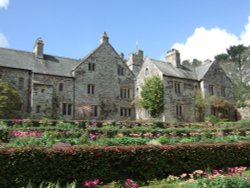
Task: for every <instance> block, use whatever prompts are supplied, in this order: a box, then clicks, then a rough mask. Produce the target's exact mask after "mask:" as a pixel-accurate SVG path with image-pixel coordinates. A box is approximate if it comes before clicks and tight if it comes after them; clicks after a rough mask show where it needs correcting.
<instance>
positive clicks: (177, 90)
mask: <svg viewBox="0 0 250 188" xmlns="http://www.w3.org/2000/svg"><path fill="white" fill-rule="evenodd" d="M174 90H175V93H176V94H180V93H181V82H178V81H175V82H174Z"/></svg>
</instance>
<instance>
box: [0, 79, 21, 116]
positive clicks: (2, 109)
mask: <svg viewBox="0 0 250 188" xmlns="http://www.w3.org/2000/svg"><path fill="white" fill-rule="evenodd" d="M19 101H20V97H19V94H18V92H17V90H15V89H14V88H13V87H11V86H10V85H9V84H8V83H5V82H0V118H9V117H11V115H12V110H17V108H18V107H19V105H20V102H19Z"/></svg>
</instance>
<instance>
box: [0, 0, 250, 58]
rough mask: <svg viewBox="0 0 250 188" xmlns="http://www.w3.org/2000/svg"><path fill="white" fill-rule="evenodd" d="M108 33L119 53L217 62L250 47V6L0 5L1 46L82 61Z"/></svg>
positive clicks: (181, 0) (237, 0) (244, 2)
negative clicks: (38, 48) (37, 46)
mask: <svg viewBox="0 0 250 188" xmlns="http://www.w3.org/2000/svg"><path fill="white" fill-rule="evenodd" d="M104 31H106V32H107V33H108V36H109V38H110V43H111V44H112V45H113V47H114V48H115V49H116V50H117V52H118V53H120V52H124V54H125V57H126V56H127V54H128V53H131V52H134V51H135V50H136V43H137V42H136V41H138V46H139V48H140V49H142V50H143V51H144V54H145V55H146V56H149V57H153V58H156V59H162V58H164V54H165V53H166V51H168V50H169V49H171V48H172V47H174V48H176V49H178V50H179V51H180V52H181V54H182V59H183V60H184V59H192V58H197V59H200V60H205V59H212V58H213V56H214V55H216V54H219V53H222V52H225V50H226V48H227V47H229V46H230V45H236V44H240V43H243V44H244V45H250V1H249V0H189V1H188V0H0V46H2V47H8V48H14V49H19V50H25V51H32V48H33V45H34V41H35V40H36V39H37V38H38V37H41V38H42V39H43V40H44V43H45V53H47V54H52V55H58V56H65V57H71V58H77V59H78V58H81V57H83V56H85V55H86V54H87V53H89V52H90V51H92V50H93V49H94V48H96V47H97V46H98V44H99V39H100V36H101V34H102V33H103V32H104Z"/></svg>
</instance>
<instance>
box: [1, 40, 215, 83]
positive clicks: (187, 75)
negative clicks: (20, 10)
mask: <svg viewBox="0 0 250 188" xmlns="http://www.w3.org/2000/svg"><path fill="white" fill-rule="evenodd" d="M100 46H101V45H99V46H98V47H97V48H96V49H94V50H93V51H92V52H90V53H89V54H87V55H86V56H85V57H84V58H82V59H79V60H77V59H71V58H65V57H59V56H52V55H47V54H44V58H43V59H38V58H36V57H35V54H34V53H33V52H27V51H21V50H14V49H8V48H0V66H3V67H9V68H17V69H25V70H31V71H33V72H34V73H40V74H48V75H55V76H67V77H72V71H73V70H75V69H76V68H77V67H78V66H79V65H80V64H81V63H83V62H84V61H85V60H86V59H87V58H89V57H90V56H91V55H92V54H93V53H95V52H96V51H97V50H98V49H99V48H100ZM145 60H146V61H150V62H151V63H153V64H155V65H156V67H158V69H159V70H160V71H162V73H163V74H164V75H166V76H172V77H178V78H184V79H191V80H199V81H200V80H201V79H202V78H203V77H204V76H205V74H206V73H207V71H208V69H209V68H210V66H211V65H212V64H213V63H205V64H203V65H201V66H199V67H196V68H193V67H185V66H181V67H180V68H176V67H174V66H173V65H172V64H171V63H166V62H164V61H160V60H155V59H151V58H146V59H145Z"/></svg>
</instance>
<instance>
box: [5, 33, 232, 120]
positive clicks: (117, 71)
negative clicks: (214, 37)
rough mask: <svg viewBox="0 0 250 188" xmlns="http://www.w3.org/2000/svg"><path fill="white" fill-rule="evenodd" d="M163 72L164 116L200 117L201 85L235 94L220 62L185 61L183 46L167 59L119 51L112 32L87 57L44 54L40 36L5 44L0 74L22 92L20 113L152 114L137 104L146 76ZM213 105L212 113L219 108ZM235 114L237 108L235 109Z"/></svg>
mask: <svg viewBox="0 0 250 188" xmlns="http://www.w3.org/2000/svg"><path fill="white" fill-rule="evenodd" d="M152 75H158V76H160V78H161V79H162V80H163V84H164V104H165V105H164V113H163V114H162V120H164V121H174V120H182V121H194V120H195V119H196V113H195V98H196V93H197V92H196V90H197V89H200V90H201V91H202V94H203V97H205V98H206V97H208V96H211V95H216V96H222V97H224V98H226V99H228V100H233V94H232V83H231V81H230V79H229V78H228V77H227V76H226V74H225V72H224V71H223V69H222V68H221V67H220V66H219V64H218V63H216V62H205V63H203V64H202V65H201V66H199V67H196V68H194V67H185V66H183V65H182V64H181V60H180V54H179V52H178V51H177V50H170V51H169V52H167V54H166V60H165V61H160V60H155V59H151V58H149V57H144V55H143V51H141V50H137V51H136V52H135V53H132V54H129V56H128V59H127V60H126V59H124V55H123V54H122V53H121V54H118V53H117V52H116V51H115V49H114V48H113V47H112V46H111V44H110V43H109V38H108V36H107V34H106V33H103V35H102V36H101V40H100V44H99V46H98V47H97V48H96V49H94V50H93V51H92V52H90V53H89V54H87V55H86V56H85V57H83V58H81V59H71V58H65V57H58V56H54V55H48V54H44V43H43V41H42V40H41V39H37V41H36V42H35V45H34V50H33V52H26V51H21V50H14V49H7V48H0V79H1V80H2V81H6V82H8V83H10V84H11V85H12V86H14V87H15V88H16V89H17V90H18V91H19V93H20V96H21V105H20V114H25V115H29V116H31V117H33V118H41V117H58V116H60V117H63V118H65V119H112V120H125V119H131V120H133V119H147V118H149V117H150V116H149V113H148V112H147V110H145V109H143V108H142V107H140V106H136V105H135V106H134V104H135V103H133V101H134V99H137V98H140V90H141V86H142V84H143V82H144V80H145V78H147V77H150V76H152ZM215 113H216V111H215V110H214V109H213V106H212V105H208V106H207V109H206V114H215ZM229 114H233V111H230V109H229Z"/></svg>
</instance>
